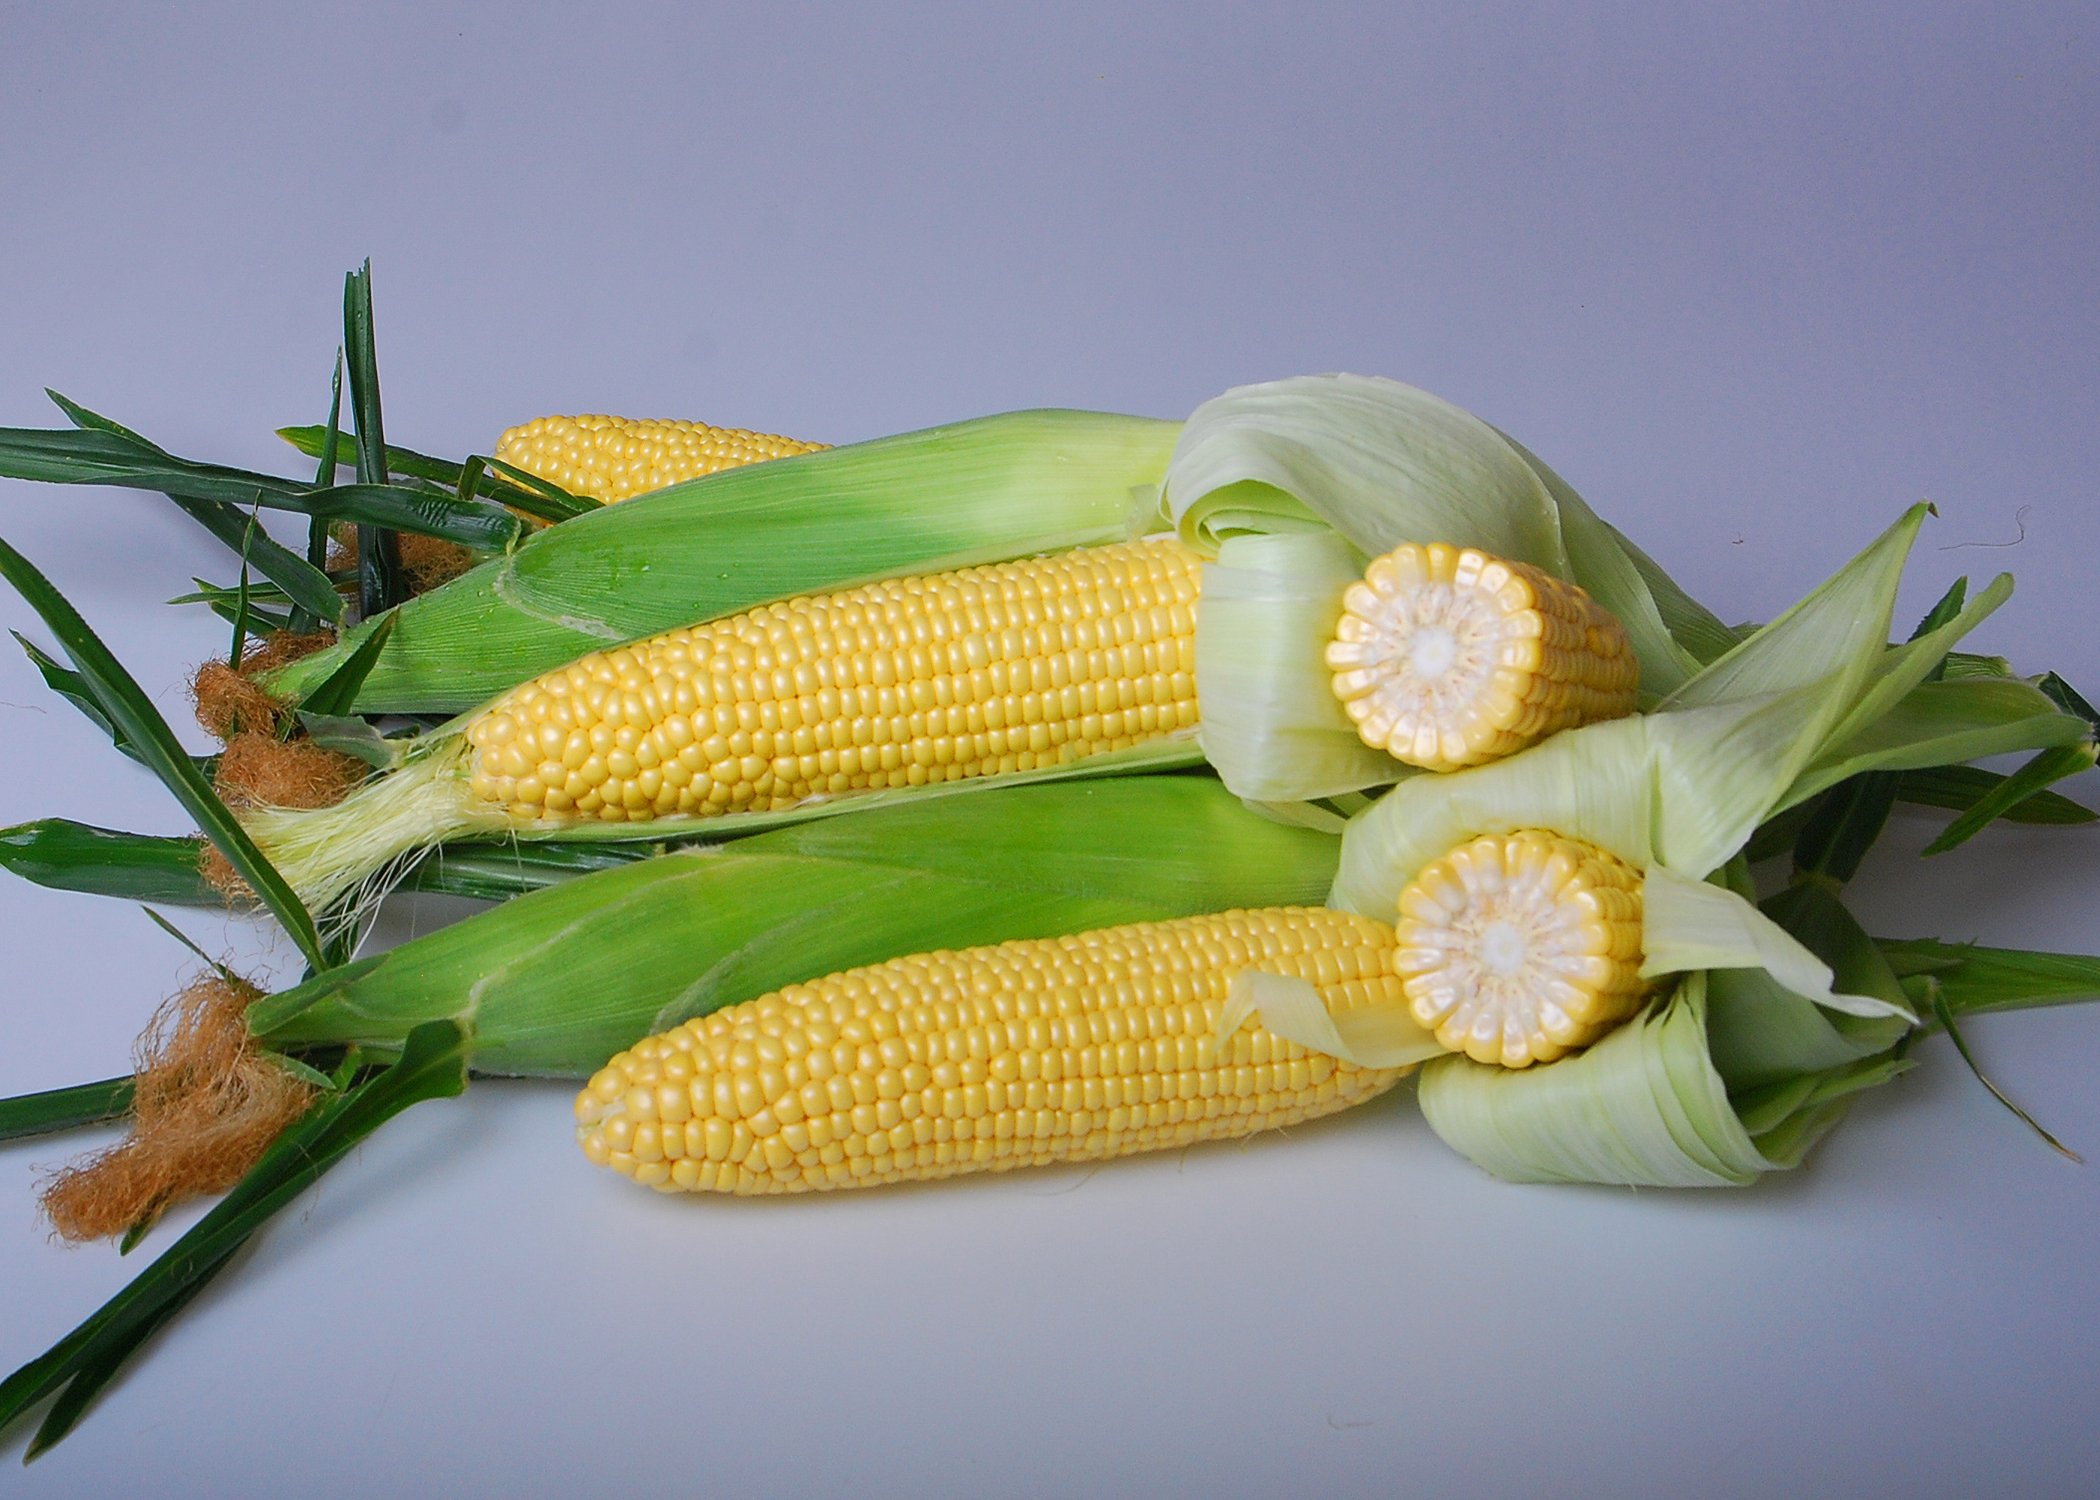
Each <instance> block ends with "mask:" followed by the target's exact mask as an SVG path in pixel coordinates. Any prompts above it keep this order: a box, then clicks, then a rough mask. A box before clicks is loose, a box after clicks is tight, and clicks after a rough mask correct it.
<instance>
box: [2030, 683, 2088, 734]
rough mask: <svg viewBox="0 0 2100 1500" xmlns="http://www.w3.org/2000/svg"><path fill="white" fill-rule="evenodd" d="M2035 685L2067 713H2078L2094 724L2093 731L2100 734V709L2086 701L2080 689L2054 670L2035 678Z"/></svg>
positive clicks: (2080, 716)
mask: <svg viewBox="0 0 2100 1500" xmlns="http://www.w3.org/2000/svg"><path fill="white" fill-rule="evenodd" d="M2034 685H2035V686H2036V687H2037V688H2039V689H2041V691H2042V693H2043V695H2044V696H2045V697H2047V698H2048V700H2049V701H2050V702H2051V703H2054V704H2055V705H2056V706H2057V707H2058V708H2060V709H2062V710H2063V711H2064V712H2065V713H2067V714H2076V715H2077V716H2078V717H2079V718H2081V719H2083V720H2085V722H2086V723H2087V724H2089V725H2091V726H2092V730H2093V733H2094V734H2095V735H2100V709H2096V708H2094V707H2093V705H2092V704H2090V703H2088V702H2086V701H2085V699H2084V697H2083V696H2081V695H2080V693H2079V691H2078V689H2076V688H2074V687H2072V686H2071V684H2070V683H2068V682H2065V681H2064V680H2063V679H2062V678H2061V677H2059V676H2057V675H2056V674H2055V673H2054V672H2044V673H2043V674H2042V675H2041V676H2039V677H2037V678H2036V679H2035V680H2034Z"/></svg>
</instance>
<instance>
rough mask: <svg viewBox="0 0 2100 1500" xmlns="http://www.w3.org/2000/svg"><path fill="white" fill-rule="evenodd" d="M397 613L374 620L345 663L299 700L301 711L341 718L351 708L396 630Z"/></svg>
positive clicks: (302, 713)
mask: <svg viewBox="0 0 2100 1500" xmlns="http://www.w3.org/2000/svg"><path fill="white" fill-rule="evenodd" d="M394 623H395V617H394V616H393V615H387V616H386V617H384V618H383V619H381V620H379V621H378V622H377V623H375V624H374V625H373V627H372V629H371V630H370V631H368V632H367V633H366V634H365V638H364V639H363V640H362V641H360V642H358V646H357V649H356V650H355V651H352V652H351V653H350V654H349V655H348V656H346V657H344V658H343V662H342V665H341V666H339V667H337V668H336V669H335V670H334V671H333V672H331V673H329V674H328V676H326V677H325V678H323V679H322V680H321V681H320V682H319V683H317V684H315V685H314V687H313V688H312V689H311V690H310V691H308V692H307V694H306V695H305V696H304V697H302V698H301V699H300V700H299V704H298V706H299V712H300V713H301V715H306V714H313V715H317V716H321V717H327V718H342V717H344V716H345V715H347V714H348V713H349V712H350V706H351V705H352V704H353V703H355V702H356V701H357V693H358V689H359V688H362V687H363V686H364V685H365V678H366V677H368V676H370V675H371V672H372V668H373V666H374V665H376V664H377V662H378V661H379V653H380V652H381V651H384V650H385V649H386V643H387V639H388V637H390V636H391V635H393V633H394Z"/></svg>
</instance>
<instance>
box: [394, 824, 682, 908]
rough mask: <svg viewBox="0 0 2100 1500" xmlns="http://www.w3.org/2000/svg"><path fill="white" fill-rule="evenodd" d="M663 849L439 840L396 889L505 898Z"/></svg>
mask: <svg viewBox="0 0 2100 1500" xmlns="http://www.w3.org/2000/svg"><path fill="white" fill-rule="evenodd" d="M664 852H665V846H664V845H663V844H661V843H655V844H550V843H527V842H523V841H521V840H516V839H512V840H508V841H505V842H501V843H487V844H475V843H458V844H440V845H439V846H438V847H437V848H435V849H432V850H431V851H430V852H429V853H428V854H426V855H424V856H423V857H422V858H421V859H420V860H418V861H417V862H416V864H415V866H414V868H413V869H411V870H410V871H409V872H408V875H407V876H406V877H405V878H404V879H403V880H402V882H401V885H400V887H399V889H401V890H405V891H429V892H433V893H435V894H438V895H445V896H469V897H472V898H473V899H475V900H477V901H508V900H509V899H510V898H511V897H513V896H522V895H525V894H526V893H528V892H531V891H539V890H545V889H546V888H547V887H548V886H551V885H561V884H564V883H565V882H567V881H571V880H574V879H576V878H577V877H579V876H582V875H590V874H593V873H595V872H597V871H599V870H616V869H618V868H620V867H621V866H622V865H631V864H633V863H634V862H635V861H637V860H643V859H653V858H655V857H656V856H657V855H659V854H662V853H664Z"/></svg>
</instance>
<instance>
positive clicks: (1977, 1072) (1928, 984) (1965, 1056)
mask: <svg viewBox="0 0 2100 1500" xmlns="http://www.w3.org/2000/svg"><path fill="white" fill-rule="evenodd" d="M1925 991H1926V993H1927V994H1928V995H1930V996H1931V997H1932V1014H1933V1015H1934V1016H1935V1017H1937V1018H1938V1020H1939V1023H1940V1029H1941V1030H1943V1031H1945V1032H1946V1033H1947V1039H1948V1040H1949V1041H1951V1042H1953V1043H1954V1050H1955V1051H1957V1052H1959V1053H1960V1054H1961V1060H1962V1061H1963V1062H1965V1063H1967V1064H1968V1065H1969V1072H1970V1073H1971V1074H1972V1075H1974V1077H1975V1079H1976V1081H1977V1082H1978V1083H1980V1084H1982V1085H1983V1086H1984V1087H1985V1088H1986V1089H1988V1090H1990V1094H1991V1097H1992V1098H1993V1099H1996V1100H1997V1101H1998V1102H1999V1103H2000V1104H2002V1105H2004V1106H2005V1107H2006V1108H2007V1109H2008V1110H2010V1111H2011V1112H2012V1114H2013V1116H2014V1118H2016V1119H2017V1120H2019V1122H2020V1123H2021V1124H2023V1125H2025V1126H2026V1127H2027V1128H2028V1129H2029V1130H2031V1131H2033V1132H2034V1133H2035V1134H2036V1135H2038V1136H2040V1137H2041V1138H2042V1139H2043V1141H2045V1142H2047V1143H2048V1144H2049V1145H2050V1146H2051V1147H2053V1148H2054V1149H2055V1150H2057V1151H2059V1152H2061V1153H2062V1154H2063V1155H2065V1156H2068V1157H2069V1158H2070V1159H2071V1160H2072V1161H2074V1162H2077V1163H2078V1164H2079V1165H2080V1166H2084V1165H2085V1158H2084V1157H2082V1156H2080V1155H2079V1154H2078V1153H2077V1152H2076V1151H2073V1150H2072V1149H2071V1148H2070V1147H2069V1146H2066V1145H2065V1144H2064V1143H2063V1142H2062V1141H2060V1140H2058V1139H2057V1138H2056V1137H2055V1136H2053V1135H2051V1134H2050V1133H2049V1132H2048V1131H2046V1130H2044V1129H2043V1128H2042V1125H2041V1122H2040V1121H2039V1120H2037V1119H2035V1117H2034V1116H2033V1115H2031V1114H2029V1113H2027V1111H2026V1110H2024V1109H2022V1108H2020V1106H2019V1105H2017V1104H2015V1103H2013V1101H2012V1096H2011V1095H2009V1094H2007V1093H2006V1092H2005V1090H2003V1089H2001V1088H1999V1087H1998V1085H1997V1084H1995V1083H1993V1082H1991V1080H1990V1079H1989V1078H1988V1077H1987V1076H1985V1074H1984V1071H1983V1065H1982V1064H1981V1063H1979V1062H1977V1061H1976V1054H1975V1053H1973V1052H1971V1051H1970V1050H1969V1044H1968V1041H1967V1040H1966V1039H1965V1038H1964V1037H1963V1036H1962V1034H1961V1027H1960V1025H1959V1024H1957V1023H1956V1021H1955V1019H1954V1010H1953V1008H1952V1007H1951V1006H1949V1005H1948V1004H1947V997H1946V996H1945V995H1943V994H1941V993H1940V986H1939V981H1938V980H1936V979H1934V978H1932V977H1931V976H1930V975H1927V976H1926V978H1925Z"/></svg>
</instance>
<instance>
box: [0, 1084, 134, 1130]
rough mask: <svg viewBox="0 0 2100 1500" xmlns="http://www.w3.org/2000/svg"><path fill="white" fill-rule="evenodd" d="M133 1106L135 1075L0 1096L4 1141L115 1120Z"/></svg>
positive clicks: (0, 1125) (1, 1127)
mask: <svg viewBox="0 0 2100 1500" xmlns="http://www.w3.org/2000/svg"><path fill="white" fill-rule="evenodd" d="M130 1108H131V1078H130V1076H129V1075H128V1074H127V1075H126V1076H125V1077H123V1078H105V1079H103V1080H102V1081H101V1082H100V1083H77V1084H74V1085H73V1086H72V1087H71V1088H63V1089H46V1090H44V1091H43V1092H42V1093H40V1094H17V1095H16V1096H15V1097H14V1098H12V1099H0V1141H17V1140H23V1139H26V1138H27V1137H29V1136H35V1135H53V1134H56V1133H57V1132H58V1131H61V1130H74V1129H78V1128H79V1127H80V1126H82V1125H99V1124H101V1123H102V1122H103V1121H104V1120H114V1119H117V1118H118V1117H119V1116H121V1115H123V1114H124V1113H125V1112H126V1111H128V1110H129V1109H130Z"/></svg>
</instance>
